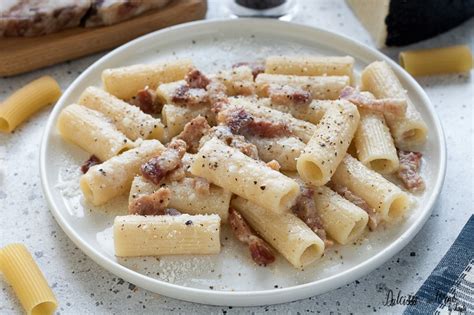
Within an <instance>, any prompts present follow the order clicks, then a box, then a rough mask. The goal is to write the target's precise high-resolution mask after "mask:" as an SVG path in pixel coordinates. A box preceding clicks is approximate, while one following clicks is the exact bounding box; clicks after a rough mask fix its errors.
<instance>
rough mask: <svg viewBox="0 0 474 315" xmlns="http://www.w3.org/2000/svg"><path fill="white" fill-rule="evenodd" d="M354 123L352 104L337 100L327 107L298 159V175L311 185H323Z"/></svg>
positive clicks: (356, 116) (340, 156)
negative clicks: (333, 104) (336, 102)
mask: <svg viewBox="0 0 474 315" xmlns="http://www.w3.org/2000/svg"><path fill="white" fill-rule="evenodd" d="M358 123H359V112H358V111H357V108H356V107H355V105H353V104H351V103H349V102H347V101H344V100H341V101H339V103H338V104H337V105H335V106H332V107H330V108H329V109H328V110H327V111H326V112H325V114H324V116H323V118H322V119H321V121H320V122H319V124H318V125H317V129H316V130H315V132H314V135H313V137H312V138H311V140H310V141H309V142H308V143H307V144H306V147H305V148H304V150H303V152H302V153H301V155H300V156H299V158H298V162H297V164H296V168H297V170H298V174H299V175H300V176H301V178H302V179H303V180H305V181H306V182H308V183H310V184H312V185H315V186H321V185H324V184H326V183H327V182H328V181H329V180H330V179H331V176H332V175H333V174H334V171H335V170H336V168H337V166H338V165H339V163H340V162H341V160H342V159H343V157H344V154H345V153H346V151H347V148H348V147H349V145H350V144H351V141H352V138H353V136H354V133H355V131H356V129H357V125H358Z"/></svg>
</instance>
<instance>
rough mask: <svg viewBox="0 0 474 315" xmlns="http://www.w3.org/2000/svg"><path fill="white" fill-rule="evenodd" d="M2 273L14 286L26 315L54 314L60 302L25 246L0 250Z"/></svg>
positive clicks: (15, 245) (16, 245) (10, 246)
mask: <svg viewBox="0 0 474 315" xmlns="http://www.w3.org/2000/svg"><path fill="white" fill-rule="evenodd" d="M0 271H1V272H2V275H3V278H4V279H5V280H6V281H7V282H8V283H9V284H10V285H11V286H12V288H13V290H14V291H15V294H16V295H17V297H18V299H19V300H20V303H21V305H22V306H23V308H24V309H25V311H26V314H28V315H50V314H54V310H55V309H56V307H57V306H58V301H57V300H56V297H55V296H54V293H53V291H51V289H50V287H49V286H48V282H46V279H45V277H44V275H43V273H42V272H41V270H40V269H39V267H38V265H37V264H36V263H35V261H34V260H33V257H32V256H31V254H30V253H29V252H28V249H27V248H26V247H25V246H24V245H23V244H10V245H7V246H5V247H4V248H2V249H0Z"/></svg>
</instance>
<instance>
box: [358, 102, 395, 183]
mask: <svg viewBox="0 0 474 315" xmlns="http://www.w3.org/2000/svg"><path fill="white" fill-rule="evenodd" d="M359 114H360V122H359V127H358V128H357V131H356V133H355V136H354V143H355V146H356V149H357V157H358V158H359V161H361V162H362V164H364V165H365V166H367V167H368V168H371V169H373V170H374V171H377V172H379V173H381V174H390V173H393V172H395V171H396V170H398V165H399V162H398V155H397V149H396V148H395V144H394V143H393V139H392V135H391V134H390V130H389V129H388V127H387V124H386V123H385V118H384V115H383V114H382V113H381V112H375V111H371V110H367V109H362V108H359Z"/></svg>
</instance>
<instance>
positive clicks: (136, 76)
mask: <svg viewBox="0 0 474 315" xmlns="http://www.w3.org/2000/svg"><path fill="white" fill-rule="evenodd" d="M192 67H193V63H192V61H191V60H190V59H178V60H173V61H166V62H161V63H157V64H153V65H143V64H142V65H133V66H127V67H120V68H113V69H106V70H104V71H103V72H102V83H103V84H104V88H105V90H106V91H107V92H109V93H110V94H112V95H114V96H116V97H118V98H120V99H123V100H128V99H130V98H132V97H133V96H135V95H136V94H137V91H139V90H141V89H143V88H145V87H146V86H148V87H149V88H151V89H156V88H157V87H158V85H160V84H161V83H166V82H173V81H177V80H182V79H183V78H184V76H185V75H186V73H188V71H189V70H190V69H191V68H192Z"/></svg>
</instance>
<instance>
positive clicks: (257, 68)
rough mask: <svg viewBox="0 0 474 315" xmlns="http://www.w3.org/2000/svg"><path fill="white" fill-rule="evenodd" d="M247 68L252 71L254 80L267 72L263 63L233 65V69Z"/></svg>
mask: <svg viewBox="0 0 474 315" xmlns="http://www.w3.org/2000/svg"><path fill="white" fill-rule="evenodd" d="M244 66H247V67H249V68H250V69H251V70H252V75H253V79H254V80H255V78H256V77H257V76H258V75H259V74H260V73H264V72H265V64H264V63H261V62H238V63H236V64H234V65H232V69H234V68H239V67H244Z"/></svg>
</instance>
